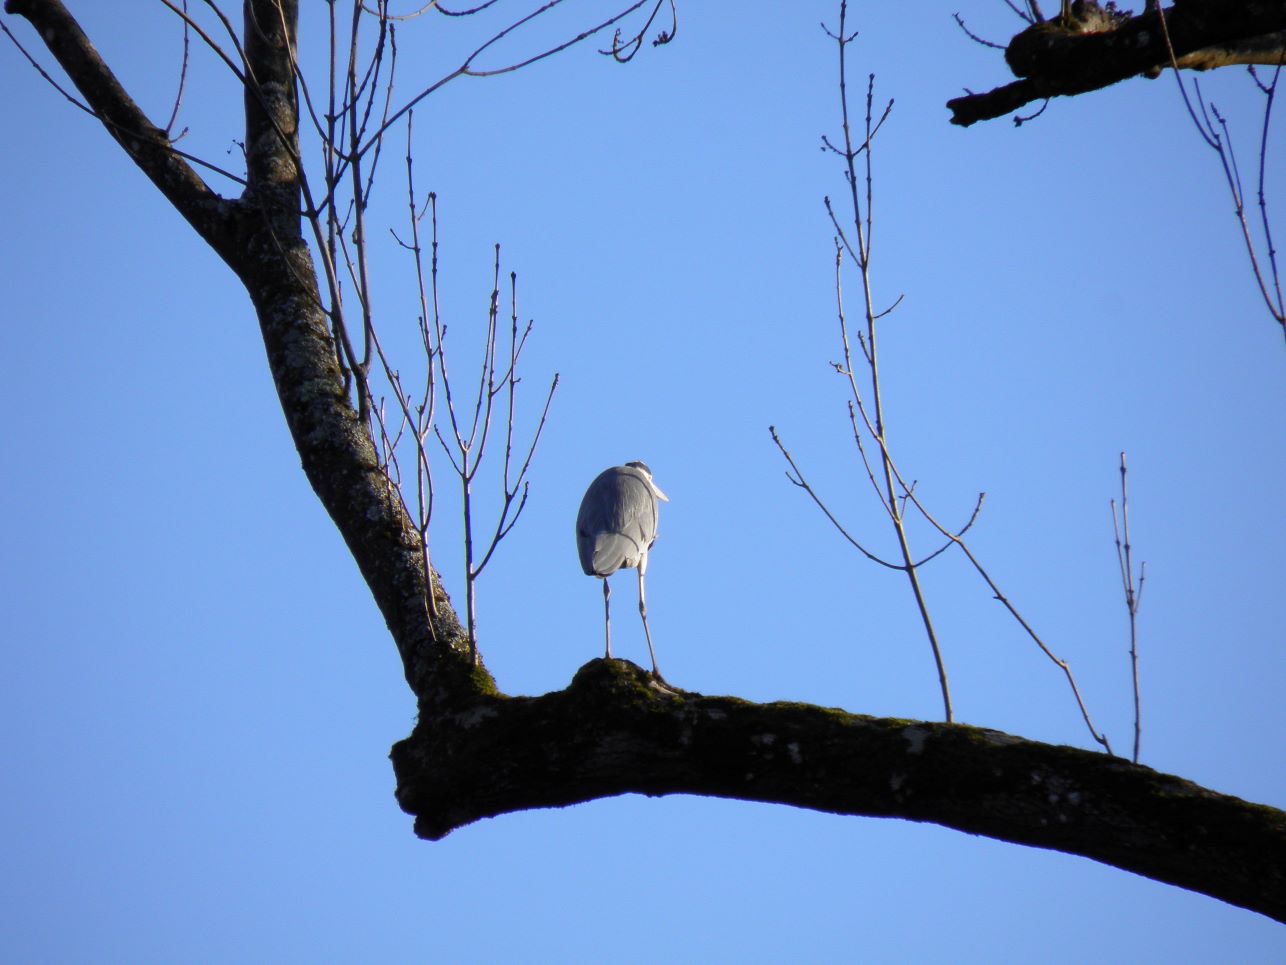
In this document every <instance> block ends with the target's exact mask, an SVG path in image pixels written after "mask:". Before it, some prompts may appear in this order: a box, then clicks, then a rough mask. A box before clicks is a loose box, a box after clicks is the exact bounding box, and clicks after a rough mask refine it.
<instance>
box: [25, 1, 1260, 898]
mask: <svg viewBox="0 0 1286 965" xmlns="http://www.w3.org/2000/svg"><path fill="white" fill-rule="evenodd" d="M5 10H6V11H7V12H9V13H14V14H19V15H21V16H23V17H25V18H26V19H28V20H29V21H30V22H31V24H32V26H34V27H35V28H36V31H37V33H38V34H39V36H40V38H41V40H42V41H43V42H44V43H45V45H46V46H47V47H48V48H49V50H50V52H51V53H52V55H53V56H54V57H55V59H56V60H57V61H58V62H59V64H60V65H61V66H62V68H63V69H64V70H65V71H66V73H67V75H68V76H69V77H70V78H71V80H72V81H73V83H74V84H75V85H76V87H77V89H78V90H79V91H80V92H81V94H82V95H83V96H84V98H85V99H86V101H87V102H88V104H89V105H90V107H91V108H93V110H94V111H95V112H96V113H97V115H98V117H99V119H100V120H102V122H103V123H104V125H105V126H106V128H107V130H108V131H109V133H111V135H112V136H113V137H114V138H115V139H116V141H117V142H118V143H119V144H120V145H121V146H122V148H123V149H124V150H125V151H126V152H127V153H128V154H129V156H130V157H131V158H132V159H133V160H134V161H135V163H136V164H137V165H138V166H139V168H140V169H141V170H142V171H143V172H144V174H146V175H147V176H148V177H149V178H150V179H151V180H152V181H153V183H154V184H156V185H157V187H158V188H159V189H160V190H161V191H162V193H163V194H164V195H165V196H166V198H168V199H169V200H170V202H171V203H172V204H173V205H174V207H175V208H176V209H177V210H178V211H179V212H180V214H182V215H183V217H184V218H185V219H187V221H188V222H189V224H191V225H192V226H193V228H194V229H195V230H196V231H197V232H198V233H199V234H200V235H201V237H202V238H204V239H205V240H206V241H207V242H208V243H209V244H210V245H211V247H212V248H214V250H215V251H216V252H217V253H218V254H219V255H220V257H222V258H223V260H224V261H225V262H227V263H228V265H229V266H230V267H231V268H232V270H233V271H234V272H235V273H236V275H237V277H238V278H239V279H240V280H241V281H242V283H243V284H244V285H245V287H246V290H247V292H248V293H249V295H250V299H251V302H252V304H253V305H254V309H255V312H256V315H257V316H258V319H259V324H260V328H261V330H262V333H263V339H264V346H265V349H266V352H267V358H268V364H269V367H270V369H271V371H272V375H273V379H274V381H275V383H276V386H277V392H278V396H279V398H280V401H281V406H282V410H283V412H284V414H285V417H286V421H287V424H288V425H289V428H290V432H291V435H292V438H293V440H294V443H295V446H296V448H297V449H298V451H299V454H300V460H301V463H302V465H303V469H304V472H305V474H306V475H307V477H308V479H309V482H310V483H311V484H312V487H313V489H314V491H315V492H316V493H317V496H318V498H319V499H320V500H321V502H322V504H323V505H324V506H325V507H326V510H327V512H328V513H329V514H330V516H331V518H332V520H334V522H335V525H336V526H337V527H338V529H339V531H340V533H341V534H342V535H343V538H344V540H345V542H346V544H347V546H348V548H349V550H350V551H351V553H352V555H353V557H354V559H355V560H356V561H357V564H358V567H359V569H360V570H361V573H362V576H363V578H364V579H365V580H366V582H367V585H368V586H369V587H370V589H371V593H372V595H373V596H374V598H375V600H376V603H377V604H378V606H379V608H380V610H381V612H382V613H383V615H384V618H385V621H386V623H387V625H388V628H389V632H390V634H391V636H392V638H393V640H394V643H395V644H396V646H397V648H398V651H399V653H400V654H401V657H402V661H403V665H404V668H405V674H406V679H407V681H408V683H409V684H410V687H411V690H412V691H413V692H414V694H415V695H416V696H417V698H418V700H419V710H420V719H419V723H418V724H417V725H416V728H415V731H414V733H413V734H412V735H411V737H409V738H408V739H407V740H405V741H402V742H400V743H399V744H397V745H396V746H395V747H394V749H393V761H394V767H395V771H396V774H397V778H398V790H397V795H398V800H399V802H400V803H401V804H402V806H403V808H405V809H406V810H407V811H408V812H410V813H411V814H414V815H415V816H416V825H415V826H416V832H417V833H418V834H420V835H421V836H423V837H427V838H440V837H442V836H443V835H445V834H447V833H448V832H450V831H451V830H453V829H455V828H458V827H461V826H463V825H465V824H468V823H470V822H471V821H475V820H477V819H478V818H482V817H491V816H497V815H500V814H504V813H507V812H511V811H519V810H524V809H527V808H534V807H551V806H561V805H567V804H571V803H576V802H579V801H587V800H591V799H594V798H598V797H605V796H611V795H616V794H623V793H630V792H634V793H642V794H649V795H660V794H674V793H688V794H702V795H710V796H716V797H728V798H739V799H744V800H754V801H763V802H775V803H781V804H789V805H794V806H798V807H808V808H813V809H816V810H822V811H831V812H835V813H841V814H853V815H865V816H874V817H900V818H905V819H907V820H912V821H930V822H934V823H937V824H941V825H943V826H946V827H951V828H956V829H958V830H962V831H966V832H968V833H972V834H985V835H988V836H990V837H994V838H997V839H1000V840H1005V841H1013V842H1018V843H1022V844H1028V845H1033V846H1037V847H1045V848H1053V849H1056V850H1060V851H1067V852H1070V853H1074V854H1081V855H1084V856H1086V857H1089V858H1093V859H1095V860H1098V861H1102V862H1105V863H1108V864H1112V865H1116V866H1118V867H1121V868H1126V869H1128V870H1131V871H1134V872H1136V873H1138V874H1141V875H1146V876H1148V877H1152V878H1155V879H1157V880H1159V881H1164V882H1169V883H1172V884H1176V885H1179V886H1181V887H1184V888H1189V889H1192V890H1195V891H1200V892H1204V893H1206V894H1209V895H1212V896H1215V897H1218V898H1221V899H1223V900H1224V901H1228V902H1231V903H1233V904H1238V905H1242V906H1244V907H1247V908H1252V909H1254V910H1256V911H1260V912H1263V913H1264V914H1267V915H1271V916H1273V917H1276V918H1278V919H1286V884H1284V882H1283V877H1284V876H1286V815H1283V814H1282V813H1281V812H1280V811H1276V810H1274V809H1272V808H1268V807H1262V806H1259V805H1254V804H1247V803H1246V802H1244V801H1239V800H1238V799H1236V798H1231V797H1227V796H1225V795H1221V794H1217V793H1215V792H1213V791H1208V790H1205V789H1203V788H1200V787H1198V786H1196V785H1194V784H1191V783H1189V782H1187V781H1183V780H1181V779H1179V778H1175V777H1169V776H1166V775H1161V774H1157V773H1156V772H1154V771H1151V770H1150V769H1148V768H1145V767H1138V766H1135V765H1131V764H1129V763H1127V762H1125V761H1123V760H1120V759H1117V758H1112V757H1109V756H1105V755H1099V754H1094V753H1090V752H1087V751H1083V750H1077V749H1074V748H1068V747H1056V746H1051V745H1047V744H1040V743H1036V742H1032V741H1026V740H1022V739H1020V738H1016V737H1010V736H1008V735H1005V734H1000V733H998V732H995V731H988V730H982V729H978V728H972V727H965V726H961V725H947V724H932V723H924V722H917V721H906V720H889V719H878V718H872V717H864V716H861V715H856V714H850V713H846V712H844V711H840V710H833V709H828V708H822V707H813V706H809V705H805V704H785V703H777V704H753V703H750V702H748V701H744V700H739V699H737V698H733V697H705V696H702V695H699V694H691V693H684V692H681V691H671V690H668V689H665V688H661V687H659V686H658V685H656V684H654V683H653V681H652V680H651V678H650V677H649V676H648V675H647V674H645V673H644V672H643V671H641V670H640V669H639V668H637V667H635V666H634V665H633V664H630V663H627V662H624V661H613V662H608V661H601V660H599V661H593V662H591V663H590V664H588V665H587V666H586V667H585V668H583V669H582V670H581V672H580V673H578V674H577V676H576V678H575V680H573V682H572V684H571V686H570V687H568V689H566V690H564V691H559V692H556V693H551V694H546V695H544V696H542V697H507V696H505V695H503V694H500V693H499V692H497V690H496V688H495V685H494V682H493V681H492V679H491V677H490V676H489V675H488V674H487V673H486V671H485V670H484V669H483V668H482V667H481V666H478V667H475V666H474V665H473V662H472V661H471V660H470V658H469V655H468V641H467V637H466V635H465V633H464V632H463V630H462V629H461V627H460V623H459V620H458V619H457V617H456V615H455V613H454V611H453V610H452V609H451V606H450V603H449V601H448V600H447V598H446V596H445V594H444V593H443V591H442V588H441V585H440V581H439V580H438V579H437V578H436V575H435V576H434V585H433V587H432V591H433V594H434V598H435V600H436V604H437V607H436V610H437V613H436V616H433V617H431V616H430V609H429V607H428V605H427V596H426V588H425V586H424V566H423V558H422V556H421V550H420V545H419V540H418V535H417V533H416V531H415V527H414V525H413V523H412V521H411V520H410V518H409V517H408V516H407V514H406V512H405V509H404V507H403V505H402V503H401V501H400V499H399V498H398V496H397V494H396V492H395V491H394V490H393V489H392V488H391V486H390V484H389V482H388V480H387V479H386V477H385V476H384V474H383V472H382V471H381V470H380V468H379V463H378V460H377V458H376V453H375V451H374V448H373V446H372V445H371V442H370V440H369V438H368V436H367V434H366V432H365V429H364V427H363V426H362V425H361V422H360V420H359V418H358V415H357V413H356V412H355V411H354V409H353V407H352V405H351V403H350V399H349V395H348V392H347V390H346V386H345V383H344V378H343V374H342V372H341V371H340V368H339V365H338V362H337V360H336V352H335V346H334V343H333V341H332V339H331V335H330V332H329V330H328V327H327V318H326V315H325V312H324V311H323V309H322V305H323V299H322V297H321V293H320V292H319V291H318V285H317V278H316V275H315V273H314V270H313V263H312V258H311V256H310V254H309V251H308V247H307V245H306V243H305V241H304V239H303V236H302V233H301V227H300V226H301V213H300V210H299V204H300V200H299V199H300V181H299V171H298V166H297V163H298V150H299V149H298V142H297V126H298V104H297V99H296V90H295V84H294V79H293V75H292V49H293V44H294V38H295V30H296V23H297V16H298V5H297V0H247V2H246V3H245V4H244V15H245V18H244V19H245V28H244V38H243V45H244V49H245V56H246V61H245V65H244V66H245V68H246V75H247V77H249V78H251V79H250V80H249V81H248V82H247V88H246V95H245V110H246V151H247V171H248V176H247V186H246V189H245V191H244V193H243V194H242V196H241V197H240V198H236V199H227V198H223V197H220V196H219V195H217V194H216V193H215V192H213V191H212V190H211V189H210V188H209V187H208V186H207V185H206V184H205V183H204V182H203V181H202V179H201V178H200V176H199V175H197V174H196V172H195V171H194V170H193V168H192V167H191V166H190V165H188V164H187V162H185V161H184V160H183V159H182V158H181V157H179V156H178V155H176V154H175V153H174V151H173V150H171V146H170V145H169V142H168V139H167V138H166V135H165V133H164V132H163V131H162V130H160V129H159V128H157V127H156V126H155V125H153V124H152V123H151V122H150V121H149V120H148V118H147V117H146V116H145V115H144V114H143V112H142V111H141V110H140V109H139V108H138V106H137V105H136V104H135V103H134V101H132V100H131V99H130V98H129V96H128V95H127V94H126V93H125V92H124V90H123V89H122V88H121V86H120V84H119V83H118V82H117V81H116V79H115V77H114V76H113V75H112V73H111V71H110V70H109V68H108V67H107V65H105V64H104V63H103V62H102V60H101V59H100V58H99V57H98V55H97V53H96V52H95V51H94V49H93V47H92V45H91V44H90V42H89V40H88V39H87V38H86V37H85V35H84V34H83V32H82V31H81V30H80V28H79V27H78V26H77V25H76V23H75V21H74V20H73V19H72V17H71V16H70V14H69V13H68V12H67V10H66V8H65V7H64V6H63V4H62V3H61V2H59V0H7V2H6V4H5Z"/></svg>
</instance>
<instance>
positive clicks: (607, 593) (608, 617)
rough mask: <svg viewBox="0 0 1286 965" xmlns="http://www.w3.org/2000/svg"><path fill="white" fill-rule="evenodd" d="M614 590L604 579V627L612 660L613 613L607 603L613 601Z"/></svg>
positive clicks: (609, 655)
mask: <svg viewBox="0 0 1286 965" xmlns="http://www.w3.org/2000/svg"><path fill="white" fill-rule="evenodd" d="M611 596H612V588H611V586H609V585H608V583H607V577H603V626H604V628H605V629H606V631H607V659H608V660H611V659H612V613H611V610H610V609H609V607H608V603H607V601H608V600H609V599H611Z"/></svg>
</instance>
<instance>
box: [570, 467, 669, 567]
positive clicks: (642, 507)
mask: <svg viewBox="0 0 1286 965" xmlns="http://www.w3.org/2000/svg"><path fill="white" fill-rule="evenodd" d="M645 472H647V467H646V466H644V465H643V464H642V463H637V464H636V463H630V464H628V465H625V466H613V467H612V468H611V469H607V470H605V471H603V472H601V473H599V474H598V477H597V478H596V479H595V480H594V481H593V482H592V483H590V484H589V489H588V490H586V492H585V498H584V499H582V500H581V504H580V512H579V513H577V515H576V549H577V551H578V552H579V553H580V565H581V569H582V570H584V571H585V574H586V575H587V576H611V575H612V574H613V573H615V572H616V571H617V570H620V569H625V568H628V567H631V566H638V565H639V560H641V559H643V558H644V557H645V556H647V551H648V550H649V549H650V548H651V546H652V543H653V541H655V539H656V522H657V501H656V497H655V496H654V495H653V494H652V493H653V489H654V488H655V487H654V486H650V485H648V483H649V482H650V479H651V473H648V475H647V476H644V473H645Z"/></svg>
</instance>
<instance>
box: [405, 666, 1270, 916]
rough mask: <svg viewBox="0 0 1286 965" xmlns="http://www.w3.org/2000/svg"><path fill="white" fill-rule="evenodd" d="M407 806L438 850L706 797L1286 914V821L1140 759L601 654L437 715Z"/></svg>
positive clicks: (414, 763)
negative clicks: (681, 686)
mask: <svg viewBox="0 0 1286 965" xmlns="http://www.w3.org/2000/svg"><path fill="white" fill-rule="evenodd" d="M392 758H393V767H394V770H395V772H396V774H397V799H398V802H399V803H400V804H401V806H402V808H403V810H405V811H407V812H408V813H409V814H413V815H414V816H415V832H416V834H418V835H420V836H421V837H424V838H429V839H432V840H436V839H438V838H442V837H444V836H445V835H446V834H448V833H450V832H451V831H452V830H454V829H456V828H459V827H462V826H464V825H466V824H469V823H470V822H472V821H476V820H478V819H479V818H485V817H495V816H497V815H500V814H505V813H507V812H510V811H520V810H526V809H527V808H532V807H563V806H566V805H568V804H576V803H579V802H582V801H589V800H593V799H594V798H600V797H611V796H614V795H617V794H627V793H635V794H646V795H649V796H659V795H663V794H701V795H706V796H710V797H724V798H735V799H738V800H744V801H764V802H770V803H776V804H789V805H793V806H795V807H804V808H810V809H812V810H816V811H827V812H831V813H834V814H853V815H864V816H867V817H883V818H889V817H894V818H903V819H905V820H908V821H928V822H932V823H934V824H940V825H942V826H944V827H948V828H955V829H956V830H959V831H965V832H968V833H970V834H982V835H986V836H987V837H991V838H996V839H998V840H1001V841H1011V842H1015V843H1018V844H1025V845H1031V846H1033V847H1040V848H1050V849H1053V850H1056V851H1065V852H1068V853H1070V854H1079V855H1083V856H1084V857H1087V858H1092V859H1094V860H1096V861H1101V862H1103V863H1105V864H1110V865H1115V866H1116V867H1118V868H1124V869H1126V870H1127V871H1133V872H1135V873H1136V874H1140V875H1144V876H1145V877H1148V878H1154V879H1156V880H1157V881H1164V882H1168V883H1170V884H1174V885H1178V886H1180V887H1182V888H1188V889H1190V890H1193V891H1199V892H1202V893H1204V894H1207V895H1211V896H1213V897H1216V898H1220V899H1222V900H1224V901H1227V902H1229V903H1231V904H1234V905H1240V906H1242V907H1245V908H1250V909H1253V910H1254V911H1258V912H1262V913H1263V914H1265V915H1268V916H1270V917H1273V918H1276V919H1278V920H1279V921H1286V814H1283V813H1282V812H1281V811H1278V810H1276V809H1274V808H1270V807H1264V806H1262V805H1257V804H1251V803H1248V802H1246V801H1242V800H1240V799H1239V798H1235V797H1230V796H1228V795H1224V794H1218V793H1215V792H1214V791H1209V790H1206V789H1205V788H1202V787H1199V786H1198V785H1196V784H1193V783H1191V782H1190V781H1185V780H1183V779H1181V778H1178V777H1172V776H1170V775H1168V774H1161V773H1158V772H1156V771H1154V770H1152V769H1150V768H1147V767H1142V766H1140V765H1136V764H1131V763H1130V762H1129V761H1127V760H1125V759H1124V758H1119V757H1112V756H1109V755H1106V754H1099V753H1094V752H1091V751H1086V750H1081V749H1079V748H1075V747H1062V746H1055V745H1051V744H1042V743H1038V742H1036V741H1029V740H1024V739H1022V738H1019V737H1014V736H1011V735H1009V734H1003V733H1000V732H999V731H994V730H984V729H982V728H979V727H969V726H965V725H961V724H941V723H928V722H925V721H915V720H898V719H890V718H877V717H867V716H864V715H861V714H852V713H848V712H846V711H843V710H837V709H834V708H828V707H815V706H811V705H808V704H795V703H771V704H755V703H751V702H750V701H746V700H741V699H738V698H736V697H707V696H703V695H701V694H696V693H685V692H682V691H677V692H675V691H670V690H669V689H667V688H663V687H660V686H658V685H657V684H656V683H655V682H654V681H653V679H652V678H651V676H650V675H649V674H648V673H646V672H645V671H644V670H643V669H642V668H640V667H637V666H635V665H634V664H632V663H629V662H628V661H623V660H612V661H608V660H603V659H597V660H593V661H591V662H590V663H588V664H586V665H585V666H584V667H582V668H581V670H580V672H579V673H577V675H576V677H575V679H574V680H573V681H572V683H571V686H569V687H568V688H567V689H566V690H561V691H557V692H554V693H549V694H545V695H543V696H541V697H506V696H504V695H501V694H487V695H479V696H478V697H477V698H476V699H475V700H473V701H471V702H469V703H466V704H459V705H457V706H456V707H453V708H452V709H451V710H450V711H449V712H441V711H436V712H435V711H433V710H432V709H430V708H424V707H422V708H421V716H420V721H419V723H418V724H417V725H416V728H415V731H414V732H413V733H412V735H411V736H410V737H409V738H408V739H406V740H404V741H402V742H400V743H398V744H397V745H395V746H394V748H393V754H392Z"/></svg>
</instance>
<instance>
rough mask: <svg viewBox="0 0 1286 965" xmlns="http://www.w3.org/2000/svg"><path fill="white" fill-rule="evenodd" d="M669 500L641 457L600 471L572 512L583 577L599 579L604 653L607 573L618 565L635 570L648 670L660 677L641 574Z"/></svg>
mask: <svg viewBox="0 0 1286 965" xmlns="http://www.w3.org/2000/svg"><path fill="white" fill-rule="evenodd" d="M658 500H667V497H666V495H665V493H663V492H661V490H660V489H658V488H657V486H656V483H654V482H652V471H651V470H650V469H648V467H647V465H646V464H644V463H641V462H627V463H626V464H625V465H623V466H613V467H612V468H611V469H607V470H604V471H603V472H601V473H599V474H598V476H597V477H596V478H595V479H594V481H593V482H592V483H590V484H589V489H587V490H586V491H585V497H584V498H583V499H582V500H581V504H580V512H578V513H577V514H576V551H577V552H578V553H579V554H580V565H581V569H582V570H584V571H585V574H586V575H587V576H597V577H599V578H600V579H602V581H603V619H604V626H605V631H606V637H607V646H606V653H607V658H608V659H609V660H610V659H611V657H612V622H611V614H610V611H609V604H608V600H609V599H610V597H611V593H612V591H611V587H610V586H609V585H608V582H607V578H608V577H609V576H611V575H612V574H613V573H615V572H616V571H617V570H621V569H629V568H631V567H632V568H634V569H637V570H638V574H639V616H640V617H642V619H643V634H644V636H646V637H647V648H648V653H649V654H651V656H652V673H653V674H654V675H655V676H656V677H657V678H658V679H659V678H660V677H661V672H660V671H659V670H658V669H657V666H656V653H655V652H654V651H653V650H652V632H651V631H650V630H649V629H648V625H647V602H646V597H645V596H644V593H643V574H644V573H645V572H646V571H647V554H648V551H649V550H650V549H651V548H652V544H653V543H654V542H655V541H656V529H657V515H658V514H657V505H658V503H657V501H658Z"/></svg>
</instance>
